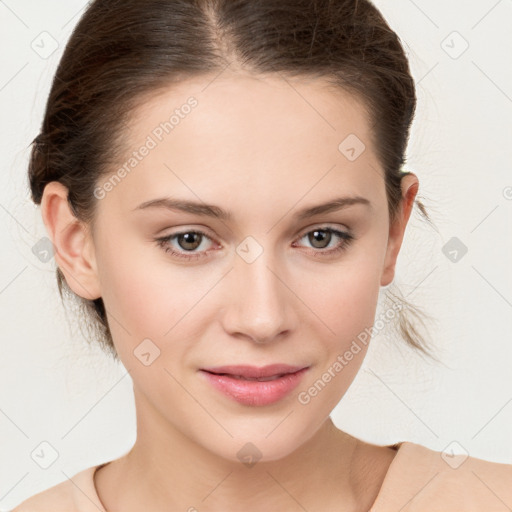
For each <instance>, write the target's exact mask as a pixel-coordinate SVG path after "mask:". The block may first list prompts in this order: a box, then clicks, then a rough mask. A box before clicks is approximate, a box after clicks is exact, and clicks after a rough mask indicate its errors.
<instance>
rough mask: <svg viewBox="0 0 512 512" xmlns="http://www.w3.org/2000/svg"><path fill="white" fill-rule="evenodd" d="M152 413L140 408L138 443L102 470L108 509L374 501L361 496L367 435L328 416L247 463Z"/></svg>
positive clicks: (251, 508)
mask: <svg viewBox="0 0 512 512" xmlns="http://www.w3.org/2000/svg"><path fill="white" fill-rule="evenodd" d="M148 414H149V416H148ZM151 414H152V413H151V411H146V410H142V409H139V411H138V414H137V427H138V428H137V440H136V442H135V444H134V446H133V447H132V449H131V450H130V452H129V453H128V454H127V455H125V456H123V457H121V458H120V459H117V460H115V461H112V462H111V463H109V464H107V465H106V466H104V467H103V468H101V470H99V471H98V472H97V474H96V477H95V480H96V488H97V491H98V495H99V497H100V500H101V501H102V503H103V504H104V506H105V509H106V510H107V512H114V511H117V510H123V512H131V511H132V510H134V511H135V510H137V511H139V510H152V511H155V512H159V511H160V510H161V511H162V512H163V511H168V510H183V511H190V512H195V511H201V512H207V511H214V510H245V511H246V512H260V511H261V512H263V511H267V510H268V504H269V503H272V508H273V509H275V510H283V511H287V510H304V509H305V510H322V511H330V510H339V509H340V503H343V510H347V511H348V510H357V509H358V507H360V506H361V499H363V500H364V501H363V502H364V504H365V506H367V507H368V508H369V507H370V506H371V504H372V503H373V498H375V496H376V492H377V491H378V488H376V489H375V492H373V493H372V492H370V493H368V492H366V493H365V494H364V496H363V498H362V495H361V493H360V486H359V481H360V476H358V471H359V470H358V468H359V467H360V466H361V465H360V463H359V460H358V459H359V455H360V453H361V452H362V450H361V447H360V444H361V443H360V442H359V441H358V440H357V439H356V438H354V437H352V436H350V435H348V434H346V433H344V432H342V431H340V430H338V429H337V428H336V427H335V426H334V424H333V422H332V420H331V419H330V418H328V419H327V420H326V421H325V422H324V423H323V425H322V426H321V427H320V429H319V430H318V431H317V432H316V433H315V434H314V435H313V436H312V437H311V438H310V439H309V440H308V441H306V442H305V443H304V444H303V445H301V446H300V447H299V448H297V449H296V450H295V451H294V452H292V453H290V454H289V455H287V456H285V457H283V458H281V459H279V460H273V461H263V462H262V461H259V462H256V464H254V465H252V466H249V465H246V464H241V463H240V462H234V461H230V460H227V459H224V458H222V457H219V456H218V455H217V454H214V453H212V452H211V451H209V450H207V449H205V448H204V447H202V446H200V445H198V444H197V443H195V442H194V441H193V440H191V439H190V438H188V437H186V436H185V435H183V434H182V433H181V432H180V431H179V430H177V429H175V428H173V427H172V426H171V425H169V423H167V422H166V423H165V424H164V423H163V422H161V423H158V421H155V418H154V417H151ZM139 420H140V421H139ZM146 425H151V431H148V429H147V428H146ZM155 425H156V427H155ZM368 508H367V509H368Z"/></svg>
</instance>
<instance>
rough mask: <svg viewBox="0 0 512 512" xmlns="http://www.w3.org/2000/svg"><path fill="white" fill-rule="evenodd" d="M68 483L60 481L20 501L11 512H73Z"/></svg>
mask: <svg viewBox="0 0 512 512" xmlns="http://www.w3.org/2000/svg"><path fill="white" fill-rule="evenodd" d="M74 511H75V507H74V504H73V499H72V495H71V489H70V484H69V482H67V481H64V482H61V483H59V484H57V485H55V486H53V487H50V488H49V489H46V490H44V491H41V492H39V493H37V494H34V495H33V496H31V497H30V498H27V499H26V500H24V501H22V502H21V503H20V504H19V505H18V506H17V507H16V508H14V509H13V510H12V511H11V512H74Z"/></svg>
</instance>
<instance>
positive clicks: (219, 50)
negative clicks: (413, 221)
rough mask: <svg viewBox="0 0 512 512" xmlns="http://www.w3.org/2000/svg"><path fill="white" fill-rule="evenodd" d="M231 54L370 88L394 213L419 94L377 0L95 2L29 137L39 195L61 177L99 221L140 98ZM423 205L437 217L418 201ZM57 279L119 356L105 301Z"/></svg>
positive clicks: (264, 70) (410, 310)
mask: <svg viewBox="0 0 512 512" xmlns="http://www.w3.org/2000/svg"><path fill="white" fill-rule="evenodd" d="M227 65H230V66H231V68H235V67H238V68H239V69H243V70H246V71H248V72H251V73H254V74H272V73H279V74H282V75H283V76H288V77H298V78H301V77H304V78H311V77H319V78H320V77H321V78H324V79H327V80H328V81H329V82H330V83H332V84H333V85H334V86H336V87H340V88H342V89H344V90H346V91H348V92H350V93H352V94H354V95H356V96H357V97H358V98H360V99H362V100H363V104H364V105H365V106H366V108H367V112H368V115H369V117H370V121H371V125H372V134H373V137H374V140H373V141H372V142H373V146H374V147H375V148H376V151H377V155H378V157H379V161H380V162H381V163H382V167H383V169H384V175H385V186H386V193H387V197H388V209H389V217H390V222H391V221H393V219H395V216H396V215H397V213H398V212H399V210H400V207H401V188H400V183H401V179H402V177H403V176H404V171H403V169H402V167H403V164H404V162H405V150H406V146H407V142H408V138H409V128H410V125H411V123H412V120H413V117H414V113H415V108H416V93H415V86H414V81H413V78H412V76H411V74H410V71H409V65H408V61H407V58H406V56H405V53H404V50H403V48H402V46H401V43H400V40H399V38H398V36H397V35H396V34H395V32H393V30H391V28H390V27H389V26H388V24H387V23H386V21H385V20H384V18H383V17H382V15H381V13H380V12H379V11H378V10H377V9H376V7H375V6H374V5H373V4H372V3H371V2H370V1H368V0H279V1H275V0H144V1H141V0H96V1H94V2H93V3H92V4H90V6H89V7H88V8H87V10H86V11H85V12H84V14H83V15H82V17H81V19H80V21H79V22H78V24H77V25H76V27H75V28H74V30H73V33H72V34H71V37H70V39H69V41H68V43H67V45H66V48H65V50H64V54H63V56H62V58H61V60H60V63H59V65H58V68H57V71H56V74H55V77H54V79H53V83H52V86H51V90H50V94H49V97H48V101H47V104H46V111H45V114H44V119H43V122H42V127H41V131H40V133H39V134H38V135H37V137H36V138H35V139H34V141H33V142H32V152H31V158H30V163H29V169H28V176H29V182H30V188H31V193H32V199H33V201H34V202H35V203H36V204H40V203H41V198H42V195H43V190H44V187H45V185H46V184H47V183H49V182H51V181H59V182H60V183H62V184H63V185H65V186H66V187H67V188H68V191H69V194H68V202H69V205H70V208H71V210H72V211H73V213H74V215H75V216H76V217H77V218H78V219H80V220H81V221H84V222H86V223H90V225H91V226H93V225H94V214H95V210H96V209H95V206H96V202H97V199H96V198H95V195H94V193H93V191H94V189H95V187H96V185H97V183H98V182H99V179H100V177H102V176H103V175H105V174H106V173H107V172H109V168H111V166H112V165H114V164H115V163H116V161H117V163H118V162H119V160H118V158H119V157H120V156H121V152H122V149H123V144H122V139H121V136H122V135H123V130H122V128H123V124H124V123H126V122H127V120H128V118H129V115H130V113H131V112H133V109H134V108H135V107H137V106H138V105H139V104H141V102H143V100H144V98H145V97H146V96H147V95H148V94H154V93H155V92H156V91H157V90H162V89H165V88H168V87H169V86H170V84H172V83H173V82H177V81H180V80H185V79H187V78H191V77H194V76H199V75H205V74H206V73H219V72H221V71H222V70H224V69H225V68H226V67H227ZM416 205H417V206H418V208H419V209H420V211H421V214H422V215H423V217H424V218H425V219H427V221H429V222H430V219H429V217H428V214H427V212H426V209H425V207H424V205H423V204H422V203H421V201H419V200H418V199H416ZM57 282H58V287H59V293H60V296H61V298H62V299H63V291H64V292H65V293H66V294H67V295H68V296H69V298H72V299H73V300H74V301H75V305H76V306H78V308H79V309H80V310H81V311H82V313H83V315H82V320H83V324H82V327H86V328H88V329H89V334H92V337H93V338H95V339H96V340H98V342H100V343H101V344H102V346H103V348H104V349H106V350H107V351H108V352H110V353H111V354H112V355H113V356H114V358H115V359H118V356H117V352H116V351H115V348H114V345H113V342H112V337H111V333H110V330H109V326H108V322H107V317H106V314H105V305H104V303H103V300H102V299H101V298H98V299H96V300H86V299H83V298H81V297H78V296H77V295H75V294H74V293H73V292H72V291H71V290H70V288H69V286H68V285H67V283H66V281H65V278H64V276H63V274H62V272H61V271H60V269H59V268H57ZM387 293H388V292H387ZM388 298H391V300H392V301H393V302H394V303H396V302H398V303H399V304H400V305H401V306H402V307H401V308H400V309H399V315H398V325H399V329H400V333H401V335H402V337H403V338H404V339H405V341H406V342H407V343H408V344H409V345H411V346H413V347H415V348H417V349H419V350H420V351H421V352H423V353H424V354H426V355H429V356H430V357H432V355H431V354H430V350H429V348H428V345H427V344H426V343H425V342H424V340H423V339H422V337H421V336H420V334H419V333H418V331H417V329H416V327H415V325H414V322H413V321H412V317H410V315H411V314H412V315H413V316H415V318H416V320H419V321H420V322H421V323H422V321H421V315H424V316H426V315H425V313H423V312H420V310H419V309H417V308H416V307H413V305H412V304H410V303H408V302H407V301H406V300H405V299H404V298H403V297H399V296H398V295H394V294H392V293H391V294H389V293H388ZM395 299H396V300H395ZM76 301H77V302H76ZM434 359H435V357H434Z"/></svg>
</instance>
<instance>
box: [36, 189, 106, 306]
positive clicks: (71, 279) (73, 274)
mask: <svg viewBox="0 0 512 512" xmlns="http://www.w3.org/2000/svg"><path fill="white" fill-rule="evenodd" d="M41 214H42V217H43V222H44V224H45V226H46V230H47V232H48V235H49V237H50V239H51V241H52V243H53V245H54V247H55V261H56V262H57V265H58V266H59V268H60V270H61V271H62V273H63V274H64V277H65V278H66V283H67V284H68V286H69V287H70V288H71V290H73V292H75V293H76V294H77V295H79V296H80V297H83V298H84V299H89V300H94V299H97V298H99V297H101V293H100V283H99V279H98V273H97V268H96V261H95V256H94V246H93V244H92V237H91V236H90V232H89V229H88V227H87V225H86V224H85V223H83V222H82V221H80V220H78V219H77V218H76V217H75V216H74V215H73V212H72V211H71V208H70V205H69V203H68V189H67V188H66V187H65V186H64V185H63V184H62V183H59V182H58V181H52V182H50V183H48V184H47V185H46V186H45V188H44V191H43V197H42V199H41Z"/></svg>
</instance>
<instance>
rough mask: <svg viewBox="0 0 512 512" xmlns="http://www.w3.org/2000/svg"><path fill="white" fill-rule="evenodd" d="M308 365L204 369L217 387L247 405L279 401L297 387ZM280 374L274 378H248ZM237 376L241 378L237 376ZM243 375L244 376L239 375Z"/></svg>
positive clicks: (260, 404) (211, 382) (204, 372)
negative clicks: (260, 379)
mask: <svg viewBox="0 0 512 512" xmlns="http://www.w3.org/2000/svg"><path fill="white" fill-rule="evenodd" d="M307 370H308V367H304V366H290V365H285V364H272V365H269V366H263V367H261V368H258V367H256V366H245V365H244V366H217V367H213V368H203V369H201V373H202V374H203V375H204V376H205V377H206V378H207V379H208V381H209V382H210V384H212V385H213V386H214V387H215V388H216V389H218V390H219V391H221V392H222V393H224V394H225V395H227V396H229V397H230V398H233V399H234V400H236V401H237V402H239V403H241V404H244V405H257V406H262V405H268V404H272V403H275V402H278V401H279V400H281V399H282V398H284V397H285V396H286V395H287V394H288V393H290V392H291V391H292V390H293V389H295V388H296V387H297V386H298V384H299V382H300V381H301V379H302V376H303V375H304V374H305V373H306V371H307ZM273 376H279V377H277V378H276V379H273V380H267V381H259V380H245V379H257V378H266V377H273ZM237 377H238V378H237ZM240 377H241V378H240Z"/></svg>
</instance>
